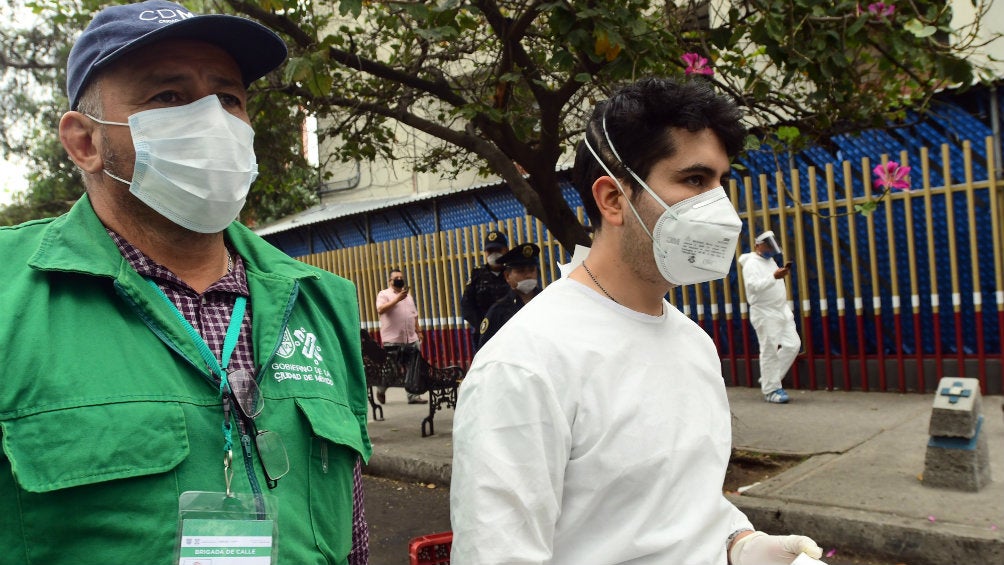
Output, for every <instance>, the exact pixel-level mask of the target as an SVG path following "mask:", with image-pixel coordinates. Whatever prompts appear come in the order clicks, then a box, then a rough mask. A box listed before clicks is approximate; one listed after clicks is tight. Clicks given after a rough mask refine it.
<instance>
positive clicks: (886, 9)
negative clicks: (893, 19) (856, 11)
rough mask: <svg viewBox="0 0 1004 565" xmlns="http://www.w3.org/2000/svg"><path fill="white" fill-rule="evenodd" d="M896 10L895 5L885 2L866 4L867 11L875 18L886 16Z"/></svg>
mask: <svg viewBox="0 0 1004 565" xmlns="http://www.w3.org/2000/svg"><path fill="white" fill-rule="evenodd" d="M895 11H896V6H893V5H892V4H886V3H885V2H873V3H871V4H869V5H868V13H870V14H871V15H873V16H875V17H876V18H888V17H889V16H891V15H892V14H893V12H895Z"/></svg>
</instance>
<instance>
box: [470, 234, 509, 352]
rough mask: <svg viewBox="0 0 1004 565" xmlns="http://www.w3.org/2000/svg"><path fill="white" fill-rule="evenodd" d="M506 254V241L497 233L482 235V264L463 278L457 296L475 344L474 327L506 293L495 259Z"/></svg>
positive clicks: (505, 285)
mask: <svg viewBox="0 0 1004 565" xmlns="http://www.w3.org/2000/svg"><path fill="white" fill-rule="evenodd" d="M507 251H509V240H508V239H506V237H505V234H504V233H502V232H500V231H490V232H488V234H487V235H486V236H485V246H484V253H485V264H484V265H480V266H478V267H474V269H473V270H472V271H471V276H470V277H469V278H468V279H467V285H466V286H465V287H464V294H463V296H461V297H460V310H461V313H462V315H463V317H464V321H466V322H467V325H469V326H470V327H471V330H472V334H473V335H472V338H473V341H475V342H477V337H478V332H477V330H478V324H480V323H481V320H482V319H483V318H484V317H485V314H486V313H488V309H489V308H491V307H492V304H495V302H496V301H497V300H498V299H499V298H502V297H503V296H505V295H506V293H508V292H509V285H508V284H506V282H505V277H503V276H502V263H499V259H500V258H501V257H502V256H503V255H505V253H506V252H507Z"/></svg>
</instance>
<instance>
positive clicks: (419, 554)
mask: <svg viewBox="0 0 1004 565" xmlns="http://www.w3.org/2000/svg"><path fill="white" fill-rule="evenodd" d="M452 545H453V532H440V533H438V534H429V535H427V536H420V537H417V538H414V539H412V540H411V543H410V544H409V546H408V553H409V555H411V565H450V547H451V546H452Z"/></svg>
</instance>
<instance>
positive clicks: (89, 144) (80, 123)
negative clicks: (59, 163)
mask: <svg viewBox="0 0 1004 565" xmlns="http://www.w3.org/2000/svg"><path fill="white" fill-rule="evenodd" d="M99 138H100V134H99V133H98V129H97V127H96V124H95V123H94V120H92V119H90V118H88V117H87V116H85V115H83V114H81V113H80V112H67V113H65V114H63V117H62V118H61V119H60V120H59V141H60V142H61V143H62V144H63V148H64V149H66V153H67V154H68V155H69V156H70V159H72V160H73V162H74V163H76V164H77V166H78V167H80V170H82V171H83V172H84V173H88V174H96V173H100V172H101V169H102V168H103V167H104V160H103V159H102V158H101V146H100V143H101V141H100V139H99Z"/></svg>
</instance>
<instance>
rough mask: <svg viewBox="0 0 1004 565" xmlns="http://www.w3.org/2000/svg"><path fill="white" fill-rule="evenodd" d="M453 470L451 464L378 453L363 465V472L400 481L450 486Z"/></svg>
mask: <svg viewBox="0 0 1004 565" xmlns="http://www.w3.org/2000/svg"><path fill="white" fill-rule="evenodd" d="M452 470H453V466H452V465H450V464H443V463H434V462H431V461H423V460H421V459H413V458H409V457H396V456H394V455H391V454H376V453H374V454H373V456H372V457H370V462H369V464H368V465H365V466H364V467H363V473H365V474H367V475H373V476H375V477H385V478H388V479H395V480H399V481H413V482H419V483H435V484H436V485H437V486H444V487H448V486H450V475H451V473H452Z"/></svg>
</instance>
